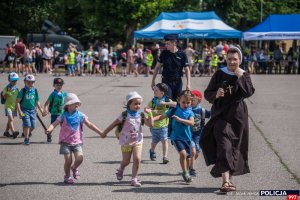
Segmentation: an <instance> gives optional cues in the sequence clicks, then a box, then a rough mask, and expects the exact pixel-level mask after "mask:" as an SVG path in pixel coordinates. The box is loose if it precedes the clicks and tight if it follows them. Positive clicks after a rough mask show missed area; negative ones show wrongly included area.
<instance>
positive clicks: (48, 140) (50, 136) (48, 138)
mask: <svg viewBox="0 0 300 200" xmlns="http://www.w3.org/2000/svg"><path fill="white" fill-rule="evenodd" d="M47 142H49V143H51V142H52V135H50V134H48V135H47Z"/></svg>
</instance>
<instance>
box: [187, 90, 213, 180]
mask: <svg viewBox="0 0 300 200" xmlns="http://www.w3.org/2000/svg"><path fill="white" fill-rule="evenodd" d="M201 101H202V94H201V92H200V91H199V90H193V91H192V111H193V113H194V115H195V117H194V118H195V124H194V126H193V127H192V145H191V147H192V156H191V162H190V166H189V172H190V175H191V176H196V175H197V173H196V170H195V168H194V161H195V160H196V159H197V158H198V156H199V153H200V152H201V148H200V145H199V142H200V138H201V133H202V130H203V128H204V125H205V118H210V111H208V110H206V109H204V108H203V107H202V106H201Z"/></svg>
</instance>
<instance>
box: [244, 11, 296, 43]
mask: <svg viewBox="0 0 300 200" xmlns="http://www.w3.org/2000/svg"><path fill="white" fill-rule="evenodd" d="M243 39H244V40H299V39H300V14H286V15H270V16H269V17H268V18H267V19H265V20H264V21H263V22H262V23H260V24H258V25H257V26H255V27H253V28H252V29H250V30H248V31H246V32H244V33H243Z"/></svg>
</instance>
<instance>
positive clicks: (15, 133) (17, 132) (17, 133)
mask: <svg viewBox="0 0 300 200" xmlns="http://www.w3.org/2000/svg"><path fill="white" fill-rule="evenodd" d="M18 135H19V131H15V132H14V133H13V135H12V137H13V139H16V138H17V137H18Z"/></svg>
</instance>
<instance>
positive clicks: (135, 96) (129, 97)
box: [126, 91, 143, 105]
mask: <svg viewBox="0 0 300 200" xmlns="http://www.w3.org/2000/svg"><path fill="white" fill-rule="evenodd" d="M132 99H142V100H143V97H142V96H141V95H139V93H137V92H136V91H133V92H129V93H128V94H127V96H126V105H127V104H128V102H129V101H130V100H132Z"/></svg>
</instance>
